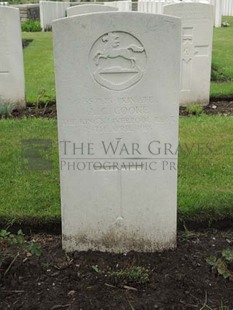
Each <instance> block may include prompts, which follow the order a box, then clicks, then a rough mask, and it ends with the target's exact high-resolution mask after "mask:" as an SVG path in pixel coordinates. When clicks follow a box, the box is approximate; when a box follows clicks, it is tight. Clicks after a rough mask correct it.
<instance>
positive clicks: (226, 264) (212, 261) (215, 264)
mask: <svg viewBox="0 0 233 310" xmlns="http://www.w3.org/2000/svg"><path fill="white" fill-rule="evenodd" d="M206 261H207V263H208V264H209V265H210V266H212V270H214V271H215V272H217V273H218V274H219V275H221V276H223V278H224V279H230V280H233V270H232V269H231V268H230V266H232V264H233V250H231V249H226V250H223V251H222V253H221V256H220V257H216V256H210V257H209V258H207V260H206Z"/></svg>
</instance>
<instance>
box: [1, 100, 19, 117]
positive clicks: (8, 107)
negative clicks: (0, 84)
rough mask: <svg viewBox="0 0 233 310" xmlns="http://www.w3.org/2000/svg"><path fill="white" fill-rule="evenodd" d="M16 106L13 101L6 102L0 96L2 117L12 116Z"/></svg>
mask: <svg viewBox="0 0 233 310" xmlns="http://www.w3.org/2000/svg"><path fill="white" fill-rule="evenodd" d="M14 108H15V105H14V104H13V103H10V102H4V101H2V100H1V98H0V118H7V117H10V116H11V113H12V111H13V110H14Z"/></svg>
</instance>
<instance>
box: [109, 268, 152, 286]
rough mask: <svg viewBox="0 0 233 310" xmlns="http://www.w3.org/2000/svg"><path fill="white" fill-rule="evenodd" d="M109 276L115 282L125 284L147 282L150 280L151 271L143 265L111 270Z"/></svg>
mask: <svg viewBox="0 0 233 310" xmlns="http://www.w3.org/2000/svg"><path fill="white" fill-rule="evenodd" d="M108 276H109V277H110V278H111V279H112V280H114V281H115V282H120V283H123V284H145V283H147V282H148V281H149V271H148V270H147V269H146V268H144V267H141V266H133V267H128V268H125V269H120V270H118V271H109V272H108Z"/></svg>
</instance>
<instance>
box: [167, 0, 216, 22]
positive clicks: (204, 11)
mask: <svg viewBox="0 0 233 310" xmlns="http://www.w3.org/2000/svg"><path fill="white" fill-rule="evenodd" d="M170 12H171V13H172V15H174V14H177V16H179V17H181V18H183V19H190V18H195V17H196V18H200V19H201V18H206V19H213V18H214V5H212V4H210V3H201V2H195V3H194V2H180V3H172V4H167V5H164V7H163V13H164V14H168V15H169V14H170ZM195 15H196V16H195Z"/></svg>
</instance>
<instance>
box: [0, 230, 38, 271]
mask: <svg viewBox="0 0 233 310" xmlns="http://www.w3.org/2000/svg"><path fill="white" fill-rule="evenodd" d="M0 244H1V251H0V267H1V266H2V264H3V263H4V262H7V261H9V260H10V261H11V263H10V264H9V267H8V268H7V270H6V271H5V274H6V273H7V272H8V271H9V270H10V268H11V267H12V265H13V263H14V262H15V260H16V259H17V257H18V256H19V255H20V254H21V255H23V254H24V253H27V252H28V253H31V254H32V255H36V256H40V255H41V248H40V246H39V245H38V244H36V243H35V242H33V241H31V242H27V241H26V240H25V235H24V233H23V232H22V230H21V229H20V230H18V232H17V234H12V233H10V232H9V231H8V230H6V229H1V230H0Z"/></svg>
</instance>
